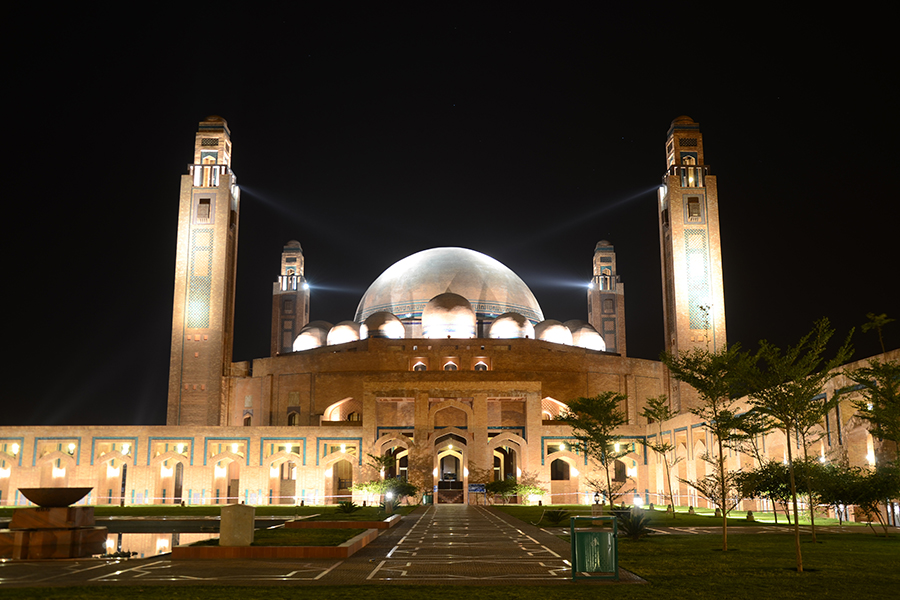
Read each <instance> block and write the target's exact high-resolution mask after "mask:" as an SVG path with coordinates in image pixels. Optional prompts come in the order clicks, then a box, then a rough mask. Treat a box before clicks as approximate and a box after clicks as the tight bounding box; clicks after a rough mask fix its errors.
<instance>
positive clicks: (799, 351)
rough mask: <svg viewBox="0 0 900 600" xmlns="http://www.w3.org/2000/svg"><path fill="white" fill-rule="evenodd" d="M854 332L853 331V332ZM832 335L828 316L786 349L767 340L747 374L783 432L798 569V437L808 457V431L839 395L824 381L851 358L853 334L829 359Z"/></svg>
mask: <svg viewBox="0 0 900 600" xmlns="http://www.w3.org/2000/svg"><path fill="white" fill-rule="evenodd" d="M850 333H851V335H852V333H853V332H852V331H851V332H850ZM833 335H834V330H833V329H832V328H831V324H830V323H829V322H828V319H821V320H819V321H818V322H816V324H815V325H814V326H813V329H812V331H810V332H809V333H808V334H806V335H805V336H803V337H802V338H801V339H800V341H799V342H798V343H797V344H796V345H794V346H790V347H788V348H787V349H786V350H781V349H780V348H778V347H777V346H774V345H773V344H770V343H768V342H767V341H765V340H763V341H761V342H760V345H759V350H758V351H757V353H756V355H755V356H754V360H753V361H752V363H748V365H747V369H746V371H745V374H744V376H745V377H746V380H747V382H748V383H749V385H750V387H751V391H750V402H751V403H752V404H753V405H754V407H755V408H756V409H757V410H758V411H759V412H760V413H762V414H765V415H768V416H769V417H771V418H772V420H773V421H774V422H775V424H776V427H778V429H780V430H781V431H782V433H784V439H785V444H784V445H785V449H786V451H787V459H788V473H789V476H790V484H791V498H792V503H793V510H794V545H795V549H796V555H797V571H798V572H799V571H803V555H802V553H801V551H800V523H799V520H798V519H799V512H800V511H799V507H798V503H797V481H796V476H795V473H794V457H793V452H792V447H793V445H794V441H795V438H796V439H797V440H798V441H799V440H803V442H804V443H803V452H804V459H808V455H807V443H806V442H807V441H808V439H809V435H810V433H811V431H812V429H813V428H814V427H816V426H818V424H819V423H820V422H821V421H822V419H824V417H825V415H826V414H827V412H828V411H829V410H830V409H831V408H833V406H834V405H835V403H836V400H835V398H834V397H832V398H830V399H829V398H827V397H826V396H825V395H824V394H822V390H823V388H824V387H825V383H826V382H827V381H828V380H829V379H831V378H832V377H834V376H835V374H836V373H835V372H833V370H834V369H835V368H837V367H838V366H839V365H840V364H842V363H844V362H846V361H847V359H848V357H849V356H850V354H851V349H850V336H847V339H846V341H845V342H844V344H843V346H841V348H840V349H839V350H838V352H837V354H836V355H835V356H834V358H832V359H831V360H825V358H824V354H825V352H826V349H827V344H828V341H829V340H830V339H831V337H832V336H833ZM813 518H814V517H813ZM813 523H815V521H813ZM813 540H815V525H813Z"/></svg>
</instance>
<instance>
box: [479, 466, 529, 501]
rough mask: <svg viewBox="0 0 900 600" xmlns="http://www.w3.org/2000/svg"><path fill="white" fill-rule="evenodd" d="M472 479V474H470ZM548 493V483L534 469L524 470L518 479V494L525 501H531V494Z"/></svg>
mask: <svg viewBox="0 0 900 600" xmlns="http://www.w3.org/2000/svg"><path fill="white" fill-rule="evenodd" d="M469 477H470V479H469V480H470V481H471V474H470V476H469ZM546 493H547V483H546V482H544V481H541V479H540V476H539V475H538V474H537V473H536V472H534V471H522V474H521V475H520V476H519V477H518V478H517V480H516V495H518V496H520V497H521V498H523V499H524V503H525V504H528V503H529V502H530V501H531V496H543V495H544V494H546Z"/></svg>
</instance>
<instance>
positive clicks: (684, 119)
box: [672, 115, 694, 125]
mask: <svg viewBox="0 0 900 600" xmlns="http://www.w3.org/2000/svg"><path fill="white" fill-rule="evenodd" d="M676 123H677V124H679V125H693V124H694V120H693V119H692V118H690V117H689V116H687V115H681V116H680V117H678V118H676V119H675V120H674V121H672V125H675V124H676Z"/></svg>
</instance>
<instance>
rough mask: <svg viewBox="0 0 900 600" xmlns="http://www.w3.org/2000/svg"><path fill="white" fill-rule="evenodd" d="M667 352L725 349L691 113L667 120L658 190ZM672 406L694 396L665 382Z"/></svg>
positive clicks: (713, 198)
mask: <svg viewBox="0 0 900 600" xmlns="http://www.w3.org/2000/svg"><path fill="white" fill-rule="evenodd" d="M658 208H659V247H660V254H661V256H660V259H661V263H662V290H663V324H664V329H665V341H666V351H667V352H669V353H671V354H677V353H679V352H683V351H685V350H690V349H692V348H704V349H706V350H709V351H710V352H716V351H719V350H722V349H723V348H725V344H726V340H725V293H724V289H723V283H722V241H721V236H720V235H719V196H718V192H717V187H716V176H715V175H712V174H711V173H710V169H709V166H708V165H707V164H706V163H705V162H704V157H703V135H701V133H700V126H699V125H697V123H695V122H694V121H693V119H691V118H690V117H684V116H682V117H678V118H677V119H675V120H674V121H672V125H671V126H670V127H669V132H668V135H667V139H666V174H665V175H664V176H663V184H662V185H661V186H660V188H659V206H658ZM667 388H668V393H669V398H670V399H671V401H672V406H673V408H676V409H679V408H682V409H690V408H692V407H693V406H694V405H695V402H696V394H695V393H694V391H693V390H692V389H691V388H690V387H689V386H686V385H685V384H682V383H680V382H678V381H675V380H671V381H669V383H668V385H667Z"/></svg>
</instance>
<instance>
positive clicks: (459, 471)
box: [434, 433, 469, 504]
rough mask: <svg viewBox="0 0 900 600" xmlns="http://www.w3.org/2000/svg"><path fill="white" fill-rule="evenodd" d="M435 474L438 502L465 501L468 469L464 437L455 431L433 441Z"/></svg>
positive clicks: (456, 502) (460, 502)
mask: <svg viewBox="0 0 900 600" xmlns="http://www.w3.org/2000/svg"><path fill="white" fill-rule="evenodd" d="M434 453H435V469H434V470H435V476H436V479H437V488H438V490H437V497H436V498H435V502H436V503H438V504H462V503H463V502H465V501H466V494H465V491H466V484H467V482H468V477H469V470H468V469H467V468H466V438H464V437H463V436H461V435H458V434H456V433H446V434H444V435H442V436H440V437H438V438H437V439H436V440H435V442H434Z"/></svg>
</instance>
